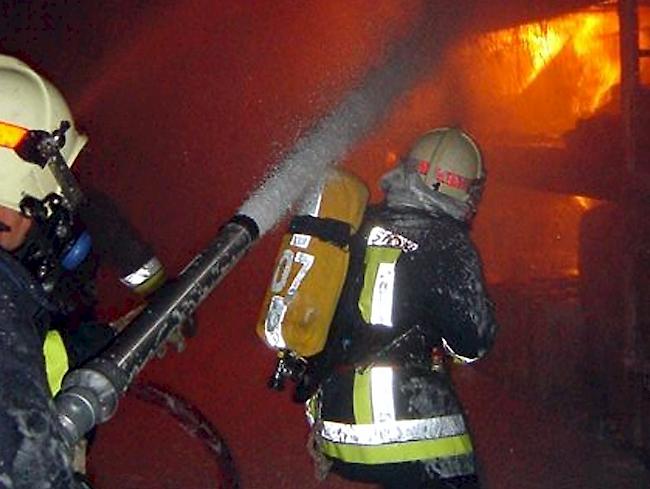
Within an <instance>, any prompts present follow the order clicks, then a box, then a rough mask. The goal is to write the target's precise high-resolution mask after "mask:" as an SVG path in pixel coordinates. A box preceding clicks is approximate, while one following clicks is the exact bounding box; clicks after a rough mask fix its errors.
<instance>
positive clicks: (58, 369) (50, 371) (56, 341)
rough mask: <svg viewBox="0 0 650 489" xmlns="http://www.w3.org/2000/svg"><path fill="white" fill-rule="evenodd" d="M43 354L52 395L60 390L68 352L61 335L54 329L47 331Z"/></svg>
mask: <svg viewBox="0 0 650 489" xmlns="http://www.w3.org/2000/svg"><path fill="white" fill-rule="evenodd" d="M43 355H44V357H45V372H46V373H47V383H48V384H49V386H50V392H51V393H52V395H53V396H54V395H55V394H56V393H57V392H59V390H61V382H62V381H63V376H64V375H65V373H66V372H67V371H68V367H69V364H68V352H67V351H66V349H65V345H64V344H63V339H62V338H61V335H60V334H59V332H58V331H56V330H51V331H48V332H47V336H46V337H45V342H44V343H43Z"/></svg>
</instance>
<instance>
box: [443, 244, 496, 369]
mask: <svg viewBox="0 0 650 489" xmlns="http://www.w3.org/2000/svg"><path fill="white" fill-rule="evenodd" d="M447 259H448V260H449V269H450V270H453V272H452V273H449V274H448V275H447V279H446V283H445V284H443V285H442V286H440V287H436V288H435V289H434V295H435V298H434V302H435V303H436V305H435V306H434V308H435V310H436V311H439V313H438V314H437V318H436V324H437V325H438V328H439V332H440V336H441V338H442V344H443V347H444V349H445V351H446V352H447V353H448V354H449V355H451V356H452V357H454V358H455V359H456V360H459V361H460V362H462V363H469V362H473V361H475V360H478V359H479V358H481V357H482V356H483V355H485V354H486V353H487V351H488V350H489V349H490V348H491V346H492V343H493V341H494V337H495V334H496V331H497V329H498V326H497V323H496V320H495V316H494V304H493V303H492V301H491V300H490V299H489V296H488V293H487V290H486V287H485V282H484V279H483V272H482V268H481V262H480V259H479V256H478V253H477V252H476V250H475V249H474V247H473V245H472V244H471V243H469V242H468V243H467V244H466V246H464V247H461V248H460V249H458V250H456V252H454V253H452V254H450V256H448V258H447Z"/></svg>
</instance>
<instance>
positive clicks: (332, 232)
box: [289, 216, 352, 248]
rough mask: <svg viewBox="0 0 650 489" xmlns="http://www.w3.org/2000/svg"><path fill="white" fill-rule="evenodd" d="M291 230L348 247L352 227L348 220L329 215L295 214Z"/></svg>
mask: <svg viewBox="0 0 650 489" xmlns="http://www.w3.org/2000/svg"><path fill="white" fill-rule="evenodd" d="M289 232H291V233H294V234H307V235H309V236H315V237H317V238H319V239H322V240H323V241H327V242H328V243H332V244H333V245H335V246H338V247H339V248H346V247H347V246H348V244H349V242H350V234H351V233H352V227H351V226H350V224H348V223H347V222H343V221H339V220H338V219H332V218H329V217H314V216H295V217H294V218H293V219H291V222H290V223H289Z"/></svg>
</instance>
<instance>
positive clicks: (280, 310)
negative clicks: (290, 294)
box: [264, 295, 287, 348]
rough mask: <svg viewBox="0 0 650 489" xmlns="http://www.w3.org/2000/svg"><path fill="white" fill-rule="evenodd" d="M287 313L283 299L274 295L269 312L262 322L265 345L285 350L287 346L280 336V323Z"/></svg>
mask: <svg viewBox="0 0 650 489" xmlns="http://www.w3.org/2000/svg"><path fill="white" fill-rule="evenodd" d="M286 312H287V304H286V303H285V302H284V297H282V296H279V295H274V296H273V297H271V303H270V304H269V312H268V313H267V314H266V320H265V321H264V336H265V338H266V341H267V343H268V344H269V345H270V346H272V347H275V348H286V347H287V344H286V343H285V341H284V337H283V336H282V322H283V321H284V315H285V314H286Z"/></svg>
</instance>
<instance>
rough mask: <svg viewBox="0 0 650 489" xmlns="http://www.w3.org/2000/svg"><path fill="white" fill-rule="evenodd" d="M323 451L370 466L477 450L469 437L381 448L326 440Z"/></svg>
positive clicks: (462, 436) (466, 453)
mask: <svg viewBox="0 0 650 489" xmlns="http://www.w3.org/2000/svg"><path fill="white" fill-rule="evenodd" d="M321 450H322V451H323V453H324V454H325V455H328V456H330V457H333V458H337V459H339V460H342V461H344V462H349V463H356V464H368V465H373V464H387V463H397V462H412V461H414V460H426V459H430V458H445V457H453V456H458V455H469V454H471V453H472V452H473V451H474V450H473V448H472V441H471V440H470V437H469V435H468V434H464V435H458V436H450V437H447V438H439V439H436V440H422V441H412V442H406V443H391V444H388V445H380V446H367V445H349V444H343V443H332V442H330V441H326V440H322V441H321Z"/></svg>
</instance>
